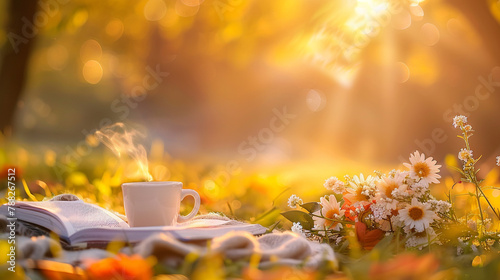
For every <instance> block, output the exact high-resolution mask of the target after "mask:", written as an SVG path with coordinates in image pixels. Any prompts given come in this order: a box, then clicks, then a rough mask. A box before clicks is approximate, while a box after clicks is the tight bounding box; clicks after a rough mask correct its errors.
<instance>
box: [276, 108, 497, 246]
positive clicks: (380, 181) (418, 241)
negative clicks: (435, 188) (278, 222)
mask: <svg viewBox="0 0 500 280" xmlns="http://www.w3.org/2000/svg"><path fill="white" fill-rule="evenodd" d="M453 126H454V127H455V128H459V129H460V130H461V132H462V133H461V135H459V136H458V137H459V138H462V139H463V140H464V142H465V147H464V148H462V149H461V150H460V151H459V153H458V158H459V159H460V160H461V161H462V163H463V166H462V168H461V169H460V168H456V170H457V171H458V172H459V173H460V174H461V175H462V179H461V181H460V182H459V183H461V182H464V183H472V184H473V185H474V186H475V191H476V192H475V194H473V193H469V196H471V197H472V198H474V200H475V201H476V203H477V212H475V211H472V212H473V213H467V214H466V216H465V217H457V215H456V212H455V209H453V206H454V205H453V204H452V203H453V199H454V198H456V197H457V196H459V195H460V194H457V195H456V196H454V197H452V196H451V190H450V192H449V193H448V194H447V196H448V201H443V200H438V199H436V198H434V197H433V196H432V195H431V192H430V187H431V186H432V185H433V184H439V183H440V181H439V180H440V178H441V176H440V175H439V172H440V168H441V165H438V164H437V161H436V160H434V159H433V158H432V157H426V156H425V155H424V154H421V153H420V152H419V151H416V152H415V153H413V154H411V155H410V158H409V162H408V163H404V167H405V170H392V171H390V172H389V173H388V174H383V173H382V172H378V171H375V172H374V174H373V175H369V176H364V175H363V174H360V175H355V176H349V175H346V176H345V177H344V178H342V179H339V178H337V177H331V178H328V179H326V180H325V183H324V187H325V188H326V189H327V190H328V191H329V192H331V193H330V194H327V195H326V196H324V197H321V198H320V199H319V202H309V203H305V204H303V202H302V199H300V198H299V197H297V196H296V195H292V196H291V197H290V199H289V201H288V204H289V206H290V207H291V208H295V209H297V208H299V207H300V208H302V209H304V210H306V211H300V210H292V211H287V212H284V213H282V214H283V216H285V217H286V218H287V219H289V220H290V221H292V222H293V227H292V231H294V232H296V233H298V234H301V235H304V236H307V237H310V238H313V239H316V240H317V239H323V241H325V242H329V243H330V244H332V243H331V242H332V241H334V244H339V243H340V242H341V241H342V240H343V239H344V240H346V239H347V238H348V237H347V236H350V235H352V232H355V234H356V236H357V239H358V241H359V243H360V244H361V245H362V247H363V248H365V249H371V248H373V246H375V244H376V243H377V242H378V241H379V240H380V239H381V238H383V236H385V235H391V234H393V233H394V235H395V236H397V238H396V240H398V242H400V243H401V244H404V245H405V247H406V248H419V249H422V248H423V247H425V246H429V245H431V244H442V243H445V242H446V243H447V242H450V241H452V240H450V239H449V236H450V234H449V233H450V230H451V229H452V228H453V229H454V230H457V229H460V228H461V229H463V230H459V231H460V232H459V233H456V234H457V235H456V236H459V237H457V239H455V240H454V241H452V242H455V244H456V242H457V241H458V242H462V243H463V244H469V245H470V246H472V245H473V243H478V242H479V243H480V242H483V243H484V240H490V241H491V242H490V243H494V242H495V240H497V239H499V237H500V235H498V236H496V235H495V234H494V233H489V232H488V231H489V230H490V229H491V228H492V224H493V223H492V219H490V218H488V217H487V216H486V215H487V214H488V211H486V209H482V207H483V208H484V206H481V201H483V202H487V204H488V208H489V209H488V210H489V211H490V213H493V214H494V216H496V217H497V218H498V219H499V220H500V214H499V213H500V209H497V208H495V207H494V206H493V204H492V203H491V201H490V200H489V199H488V198H487V197H486V195H485V194H484V192H483V190H486V189H491V188H493V187H488V186H486V187H485V186H481V183H482V182H483V180H480V179H478V178H477V173H478V170H476V168H475V164H476V163H477V162H478V161H479V159H480V158H481V157H478V158H474V152H473V150H472V149H471V147H470V145H469V138H470V137H471V136H472V133H473V131H474V130H473V128H472V126H471V125H470V124H469V123H468V120H467V117H465V116H456V117H455V118H454V119H453ZM496 161H497V162H496V164H497V165H500V156H499V157H497V158H496ZM456 184H458V183H456ZM456 184H455V185H456ZM446 236H448V237H446ZM478 238H479V239H478ZM483 239H484V240H483ZM398 244H399V243H398ZM463 244H462V245H460V244H459V245H458V246H459V249H460V248H462V247H464V246H466V245H463ZM471 244H472V245H471ZM484 244H486V243H484ZM469 245H467V246H469ZM460 246H462V247H460ZM474 246H477V245H474ZM490 247H491V245H488V246H486V245H485V247H484V248H490ZM464 248H465V247H464ZM471 248H472V247H471ZM459 249H457V250H458V251H460V250H459ZM490 249H491V248H490ZM458 251H457V252H458Z"/></svg>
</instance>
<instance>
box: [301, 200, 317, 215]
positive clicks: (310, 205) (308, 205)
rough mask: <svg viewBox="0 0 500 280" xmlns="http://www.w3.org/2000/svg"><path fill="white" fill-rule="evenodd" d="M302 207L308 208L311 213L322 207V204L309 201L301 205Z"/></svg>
mask: <svg viewBox="0 0 500 280" xmlns="http://www.w3.org/2000/svg"><path fill="white" fill-rule="evenodd" d="M300 207H302V208H304V209H306V210H307V212H309V213H314V212H316V211H318V210H320V209H321V205H320V204H319V203H318V202H308V203H304V204H302V205H300Z"/></svg>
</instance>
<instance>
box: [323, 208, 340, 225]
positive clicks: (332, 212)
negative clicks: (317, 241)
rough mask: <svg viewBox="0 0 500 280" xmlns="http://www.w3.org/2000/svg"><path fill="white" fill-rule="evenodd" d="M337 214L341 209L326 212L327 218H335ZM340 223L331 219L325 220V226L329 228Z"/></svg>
mask: <svg viewBox="0 0 500 280" xmlns="http://www.w3.org/2000/svg"><path fill="white" fill-rule="evenodd" d="M335 214H337V215H338V214H339V209H330V210H328V211H327V212H326V213H325V215H324V216H325V218H327V219H335ZM337 224H338V223H337V222H334V221H329V220H325V226H326V228H327V229H329V228H333V227H335V226H336V225H337Z"/></svg>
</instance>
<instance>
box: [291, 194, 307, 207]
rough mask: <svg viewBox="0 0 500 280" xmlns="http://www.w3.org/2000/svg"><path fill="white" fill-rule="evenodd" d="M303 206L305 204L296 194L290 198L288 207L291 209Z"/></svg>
mask: <svg viewBox="0 0 500 280" xmlns="http://www.w3.org/2000/svg"><path fill="white" fill-rule="evenodd" d="M301 204H304V202H303V201H302V199H300V197H298V196H296V195H294V194H292V195H291V196H290V198H289V199H288V207H290V208H297V206H299V205H301Z"/></svg>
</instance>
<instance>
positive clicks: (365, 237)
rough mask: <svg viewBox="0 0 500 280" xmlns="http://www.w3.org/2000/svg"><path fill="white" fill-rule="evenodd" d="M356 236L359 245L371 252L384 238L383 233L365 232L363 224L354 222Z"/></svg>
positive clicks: (365, 228)
mask: <svg viewBox="0 0 500 280" xmlns="http://www.w3.org/2000/svg"><path fill="white" fill-rule="evenodd" d="M355 228H356V235H357V237H358V241H359V244H361V246H362V247H363V249H365V250H371V249H373V247H375V245H377V243H378V242H379V241H380V240H381V239H382V238H383V237H384V234H385V232H384V231H382V230H380V229H372V230H367V226H366V224H365V223H363V222H356V225H355Z"/></svg>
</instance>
